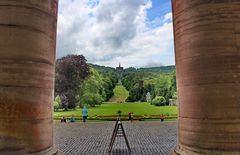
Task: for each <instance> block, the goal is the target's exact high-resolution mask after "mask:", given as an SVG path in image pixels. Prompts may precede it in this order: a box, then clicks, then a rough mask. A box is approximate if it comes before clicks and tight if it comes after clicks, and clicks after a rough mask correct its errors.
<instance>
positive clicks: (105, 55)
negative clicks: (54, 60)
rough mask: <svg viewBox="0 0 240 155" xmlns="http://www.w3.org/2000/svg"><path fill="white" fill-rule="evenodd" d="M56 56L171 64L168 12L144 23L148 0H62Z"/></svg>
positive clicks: (104, 62)
mask: <svg viewBox="0 0 240 155" xmlns="http://www.w3.org/2000/svg"><path fill="white" fill-rule="evenodd" d="M59 5H60V6H59V21H58V41H57V52H58V53H57V56H58V57H61V56H64V55H67V54H83V55H84V56H85V57H86V58H87V59H88V62H91V63H97V64H100V65H108V66H116V65H117V64H118V63H119V62H121V63H122V64H123V66H125V67H129V66H134V67H140V66H145V65H149V64H164V65H168V64H173V63H174V58H173V33H172V22H171V21H172V16H171V13H168V14H166V15H165V16H164V17H162V20H159V19H156V20H154V21H152V22H151V23H155V24H157V25H158V26H155V27H151V25H150V26H149V24H147V22H146V21H147V17H146V11H147V9H149V8H150V7H151V5H152V4H151V2H150V1H148V0H91V1H89V0H62V1H60V4H59Z"/></svg>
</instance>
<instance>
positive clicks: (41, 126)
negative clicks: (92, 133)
mask: <svg viewBox="0 0 240 155" xmlns="http://www.w3.org/2000/svg"><path fill="white" fill-rule="evenodd" d="M56 21H57V0H44V1H39V0H21V1H17V0H1V1H0V34H1V35H0V154H7V155H9V154H26V153H36V152H43V154H46V151H44V150H48V149H51V148H52V146H53V127H52V99H53V81H54V64H55V48H56V47H55V46H56V23H57V22H56ZM50 152H51V151H50Z"/></svg>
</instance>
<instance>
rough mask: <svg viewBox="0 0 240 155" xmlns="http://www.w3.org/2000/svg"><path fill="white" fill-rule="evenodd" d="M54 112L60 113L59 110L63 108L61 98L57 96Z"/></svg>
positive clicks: (54, 102)
mask: <svg viewBox="0 0 240 155" xmlns="http://www.w3.org/2000/svg"><path fill="white" fill-rule="evenodd" d="M53 106H54V111H58V109H59V108H60V107H61V98H60V96H59V95H58V96H56V97H55V99H54V101H53Z"/></svg>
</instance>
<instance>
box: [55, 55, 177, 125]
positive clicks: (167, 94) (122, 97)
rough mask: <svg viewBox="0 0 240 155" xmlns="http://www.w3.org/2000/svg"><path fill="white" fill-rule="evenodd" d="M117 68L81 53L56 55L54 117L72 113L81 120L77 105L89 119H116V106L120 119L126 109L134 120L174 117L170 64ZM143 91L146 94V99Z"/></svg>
mask: <svg viewBox="0 0 240 155" xmlns="http://www.w3.org/2000/svg"><path fill="white" fill-rule="evenodd" d="M78 66H81V67H82V66H84V67H85V68H83V67H82V68H78ZM118 68H119V67H117V68H111V67H105V66H98V65H93V64H88V63H87V61H86V60H85V57H84V56H82V55H69V56H66V57H63V58H61V59H58V60H57V69H56V84H55V100H54V109H55V110H54V119H55V120H60V119H61V118H62V117H66V118H70V117H72V116H74V117H75V118H76V119H77V120H81V119H82V112H81V108H83V107H84V106H86V107H87V108H88V109H89V117H88V119H89V120H91V121H99V120H102V121H104V120H105V121H110V120H116V117H117V116H118V114H117V111H119V110H120V111H121V112H122V119H123V120H126V119H127V118H128V113H129V112H133V113H134V116H135V117H134V118H135V120H140V119H141V120H145V121H146V120H159V117H160V115H161V114H164V115H165V116H166V119H169V120H174V119H175V120H176V118H177V106H176V102H177V97H176V74H175V67H174V66H162V67H154V68H139V69H136V68H133V67H131V68H127V69H122V71H121V73H119V72H118V71H117V70H118ZM120 68H121V67H120ZM119 74H121V75H119ZM75 77H77V78H75ZM147 94H150V97H148V98H149V99H148V100H147ZM173 101H174V105H170V102H173Z"/></svg>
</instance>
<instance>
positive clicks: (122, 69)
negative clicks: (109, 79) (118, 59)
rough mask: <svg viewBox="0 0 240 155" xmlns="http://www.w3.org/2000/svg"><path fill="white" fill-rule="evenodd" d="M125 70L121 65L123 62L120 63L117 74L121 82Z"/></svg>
mask: <svg viewBox="0 0 240 155" xmlns="http://www.w3.org/2000/svg"><path fill="white" fill-rule="evenodd" d="M123 71H124V68H123V67H121V64H120V63H119V66H118V67H116V74H117V77H118V82H119V83H122V82H121V80H122V76H123Z"/></svg>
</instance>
